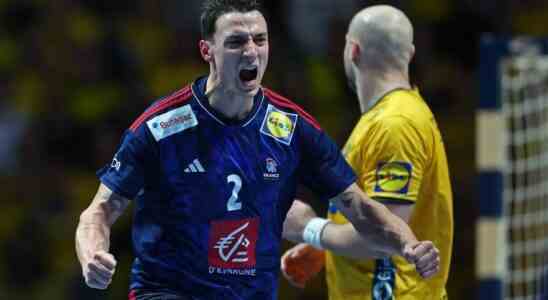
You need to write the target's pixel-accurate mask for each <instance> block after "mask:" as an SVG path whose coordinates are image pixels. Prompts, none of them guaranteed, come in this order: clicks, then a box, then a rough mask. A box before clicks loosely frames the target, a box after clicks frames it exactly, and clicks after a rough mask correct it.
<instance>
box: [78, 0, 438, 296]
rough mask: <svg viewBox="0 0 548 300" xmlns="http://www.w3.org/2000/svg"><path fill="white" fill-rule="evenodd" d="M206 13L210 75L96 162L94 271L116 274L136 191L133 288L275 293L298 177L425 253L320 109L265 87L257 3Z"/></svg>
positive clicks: (86, 248) (91, 216)
mask: <svg viewBox="0 0 548 300" xmlns="http://www.w3.org/2000/svg"><path fill="white" fill-rule="evenodd" d="M201 23H202V38H203V39H202V40H200V42H199V49H200V54H201V56H202V58H203V59H204V61H206V62H207V63H209V66H210V72H209V74H208V75H206V76H203V77H199V78H198V79H196V80H195V81H194V82H192V83H190V84H189V85H188V86H186V87H183V88H181V89H180V90H178V91H176V92H174V93H172V94H171V95H169V96H166V97H164V98H162V99H160V100H158V101H156V102H155V103H153V104H152V105H151V106H150V107H149V108H148V109H147V110H145V112H144V113H143V114H142V115H141V116H139V117H138V118H137V119H136V120H135V121H134V122H133V124H132V125H131V126H130V128H129V129H128V130H127V131H126V133H125V134H124V136H123V138H122V142H121V144H120V146H119V148H118V150H117V152H116V153H115V155H114V158H113V160H112V162H111V163H109V164H108V165H107V166H105V167H104V168H103V169H101V170H100V171H99V172H98V175H99V178H100V181H101V183H100V186H99V189H98V191H97V194H96V195H95V197H94V199H93V201H92V202H91V204H90V206H89V207H88V208H87V209H85V210H84V212H83V213H82V214H81V216H80V222H79V224H78V228H77V230H76V252H77V254H78V258H79V260H80V264H81V266H82V273H83V276H84V279H85V282H86V284H87V285H88V286H90V287H92V288H97V289H105V288H107V287H108V285H109V284H110V282H111V280H112V276H113V275H114V271H115V269H116V259H115V258H114V256H113V255H112V254H111V253H109V236H110V228H111V226H112V225H113V223H114V222H115V221H116V219H117V218H118V217H119V216H120V215H121V214H122V213H123V212H124V210H125V209H126V208H127V207H128V205H129V202H130V200H133V202H134V203H133V210H134V218H133V228H132V240H133V249H134V253H135V260H134V262H133V266H132V269H131V286H130V293H129V299H139V300H142V299H223V300H230V299H260V300H266V299H276V298H277V286H278V270H279V257H280V240H281V234H282V227H283V222H284V219H285V216H286V213H287V211H288V210H289V208H290V207H291V204H292V202H293V199H294V196H295V191H296V189H297V186H298V185H299V184H303V185H305V186H307V187H308V188H310V189H311V190H313V191H315V192H316V193H317V194H318V195H319V196H320V197H321V198H323V199H326V200H327V199H332V201H333V203H334V204H335V205H336V206H337V207H339V209H340V211H341V212H342V213H343V214H344V215H345V216H346V217H347V218H348V220H349V221H350V222H352V223H353V224H354V226H355V227H356V228H357V229H358V230H363V231H364V232H365V231H367V232H368V236H371V232H374V233H373V236H374V237H375V241H376V242H378V243H380V244H382V245H385V246H387V247H392V248H394V247H395V248H398V249H401V253H402V254H403V255H405V256H406V257H407V258H408V259H409V260H412V261H413V260H417V259H420V257H421V255H422V254H421V253H420V252H418V251H416V250H415V249H416V248H417V247H418V246H420V245H421V244H422V243H429V242H418V241H417V240H416V238H415V236H414V235H413V233H412V232H411V231H410V229H409V227H408V226H407V225H406V224H405V223H404V222H403V221H401V219H399V218H398V217H396V216H394V215H392V214H391V213H390V212H389V211H388V210H387V209H386V208H384V207H383V206H382V205H380V204H376V203H375V202H373V201H371V200H369V199H368V198H367V197H366V196H365V195H364V194H363V193H362V192H361V191H360V189H359V188H358V187H357V186H356V184H355V183H354V181H355V175H354V173H353V172H352V169H351V168H350V167H349V166H348V165H347V163H346V162H345V160H344V158H343V157H342V156H341V154H340V152H339V150H338V149H337V146H336V145H335V144H334V142H333V141H332V140H331V139H330V138H329V137H328V136H327V135H326V134H325V132H324V131H322V129H321V128H320V126H319V125H318V124H317V123H316V121H315V120H314V119H313V118H312V117H311V116H310V115H308V114H307V113H306V112H304V111H303V110H302V109H301V108H300V107H298V106H297V105H296V104H294V103H293V102H291V101H290V100H288V99H286V98H285V97H282V96H280V95H278V94H276V93H274V92H272V91H270V90H269V89H267V88H264V87H262V86H261V81H262V78H263V75H264V72H265V70H266V66H267V63H268V52H269V43H268V30H267V24H266V21H265V18H264V17H263V15H262V14H261V12H260V11H259V6H258V4H257V2H256V1H243V0H206V1H205V3H204V10H203V12H202V16H201ZM309 234H310V235H311V236H312V237H315V236H318V234H319V233H315V232H314V230H313V228H311V229H310V232H309ZM433 263H435V261H433Z"/></svg>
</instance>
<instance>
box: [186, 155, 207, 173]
mask: <svg viewBox="0 0 548 300" xmlns="http://www.w3.org/2000/svg"><path fill="white" fill-rule="evenodd" d="M185 173H205V169H204V167H202V164H201V163H200V161H199V160H198V159H197V158H196V159H195V160H193V161H192V162H191V163H190V164H188V168H186V169H185Z"/></svg>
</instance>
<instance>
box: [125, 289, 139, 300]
mask: <svg viewBox="0 0 548 300" xmlns="http://www.w3.org/2000/svg"><path fill="white" fill-rule="evenodd" d="M136 294H137V293H136V292H135V290H131V291H129V295H127V297H128V299H129V300H137V295H136Z"/></svg>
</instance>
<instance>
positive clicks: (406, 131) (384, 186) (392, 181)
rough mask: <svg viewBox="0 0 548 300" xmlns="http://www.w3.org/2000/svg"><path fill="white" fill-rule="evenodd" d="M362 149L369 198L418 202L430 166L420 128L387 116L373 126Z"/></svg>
mask: <svg viewBox="0 0 548 300" xmlns="http://www.w3.org/2000/svg"><path fill="white" fill-rule="evenodd" d="M367 143H368V144H369V145H370V146H368V147H362V151H363V153H362V157H363V162H362V167H364V168H365V169H363V170H360V171H358V172H357V173H359V174H361V175H362V176H361V178H360V181H361V182H360V183H361V185H362V187H363V189H364V191H365V192H366V194H367V195H368V196H370V197H383V198H391V199H395V200H397V199H400V200H405V201H412V202H415V201H416V200H417V196H418V194H419V191H420V186H421V182H422V180H423V174H424V170H425V167H426V164H427V155H426V153H427V149H426V148H427V143H426V142H425V141H424V140H423V138H422V136H421V133H420V129H419V128H417V126H414V124H413V122H412V121H411V120H410V119H408V118H406V117H403V116H387V117H384V118H383V119H382V120H379V121H377V122H375V124H373V126H372V128H371V130H370V135H369V136H368V137H367Z"/></svg>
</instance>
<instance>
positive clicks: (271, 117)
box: [261, 105, 298, 145]
mask: <svg viewBox="0 0 548 300" xmlns="http://www.w3.org/2000/svg"><path fill="white" fill-rule="evenodd" d="M297 118H298V115H297V114H292V113H288V112H285V111H281V110H279V109H277V108H275V107H274V106H272V105H268V108H267V111H266V116H265V119H264V120H263V124H262V126H261V133H263V134H266V135H268V136H271V137H273V138H274V139H276V140H277V141H280V142H282V143H284V144H286V145H289V144H291V139H292V138H293V133H294V132H295V126H296V124H297Z"/></svg>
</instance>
